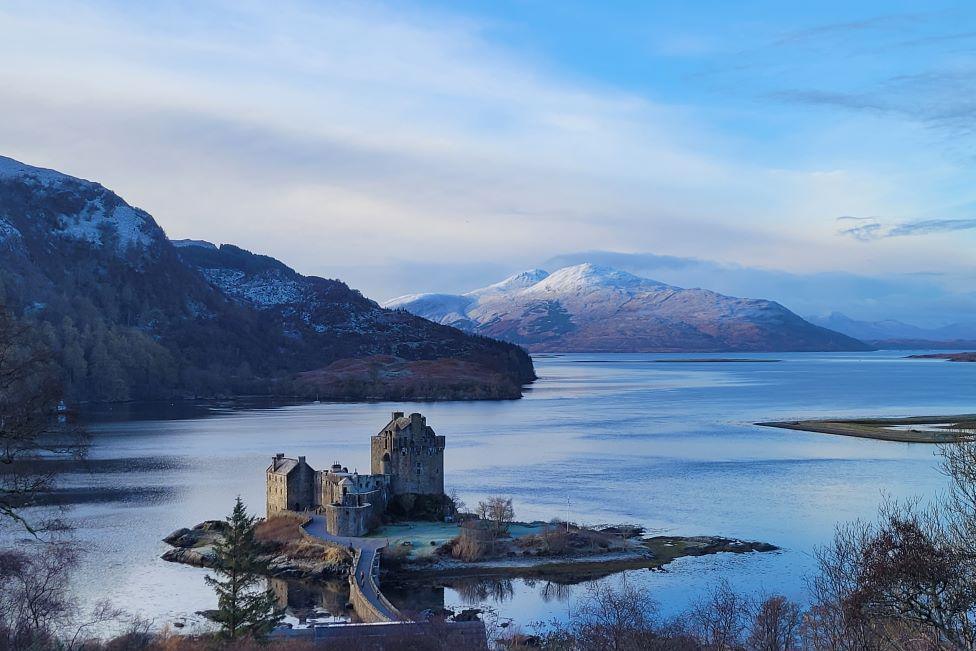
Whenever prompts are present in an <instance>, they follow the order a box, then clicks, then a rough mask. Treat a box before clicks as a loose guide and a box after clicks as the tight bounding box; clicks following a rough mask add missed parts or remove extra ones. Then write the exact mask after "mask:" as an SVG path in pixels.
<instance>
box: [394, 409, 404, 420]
mask: <svg viewBox="0 0 976 651" xmlns="http://www.w3.org/2000/svg"><path fill="white" fill-rule="evenodd" d="M397 418H403V412H402V411H395V412H393V420H396V419H397Z"/></svg>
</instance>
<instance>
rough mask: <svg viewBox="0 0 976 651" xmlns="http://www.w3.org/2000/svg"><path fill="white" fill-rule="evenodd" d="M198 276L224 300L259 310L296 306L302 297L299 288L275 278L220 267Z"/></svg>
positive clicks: (295, 283) (289, 281)
mask: <svg viewBox="0 0 976 651" xmlns="http://www.w3.org/2000/svg"><path fill="white" fill-rule="evenodd" d="M200 272H201V273H202V274H203V277H204V278H206V279H207V281H208V282H209V283H210V284H211V285H214V286H215V287H217V288H218V289H219V290H221V291H222V292H224V293H225V294H227V295H228V296H231V297H233V298H236V299H238V300H243V301H247V302H248V303H251V304H253V305H255V306H257V307H260V308H268V307H276V306H279V305H287V304H289V303H298V302H300V301H301V300H302V297H303V296H304V293H303V291H302V285H301V284H299V283H298V282H295V281H294V280H287V279H282V278H280V277H278V276H276V275H270V276H269V275H264V274H259V275H257V276H248V275H247V274H245V273H244V272H243V271H240V270H239V269H226V268H223V267H221V268H216V269H201V270H200Z"/></svg>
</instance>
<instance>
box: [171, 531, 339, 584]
mask: <svg viewBox="0 0 976 651" xmlns="http://www.w3.org/2000/svg"><path fill="white" fill-rule="evenodd" d="M258 526H259V527H260V526H261V525H258ZM226 527H227V524H226V523H225V522H224V521H223V520H207V521H206V522H201V523H200V524H198V525H197V526H195V527H193V528H192V529H187V528H183V529H177V530H176V531H174V532H173V533H171V534H169V535H168V536H166V537H165V538H163V542H165V543H167V544H169V545H172V547H173V548H172V549H168V550H166V552H165V553H164V554H163V555H162V559H163V560H164V561H169V562H171V563H182V564H184V565H192V566H194V567H205V568H213V567H214V566H215V560H216V559H215V556H214V544H215V543H217V541H218V540H219V539H220V537H221V536H222V535H223V532H224V531H225V530H226ZM259 531H260V530H259ZM288 538H291V537H290V536H289V537H287V538H286V539H284V540H275V539H273V538H270V537H266V538H265V539H264V540H262V546H263V547H264V549H265V550H266V551H265V553H264V554H262V555H261V556H260V557H259V560H261V561H263V562H265V563H267V565H268V570H269V571H268V576H270V577H272V578H276V579H297V580H302V581H321V580H327V579H345V578H346V577H347V576H348V575H349V568H350V567H352V556H351V554H350V553H349V551H348V550H347V549H346V548H344V547H340V546H338V545H331V544H328V543H325V542H322V543H314V542H311V541H309V540H307V539H298V538H295V539H288Z"/></svg>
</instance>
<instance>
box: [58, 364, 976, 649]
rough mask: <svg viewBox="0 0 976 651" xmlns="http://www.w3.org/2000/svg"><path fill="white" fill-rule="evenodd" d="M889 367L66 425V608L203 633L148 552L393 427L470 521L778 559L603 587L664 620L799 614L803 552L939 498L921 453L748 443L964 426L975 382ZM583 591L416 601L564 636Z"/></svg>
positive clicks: (191, 603)
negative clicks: (424, 440) (93, 608)
mask: <svg viewBox="0 0 976 651" xmlns="http://www.w3.org/2000/svg"><path fill="white" fill-rule="evenodd" d="M907 354H908V353H906V352H903V351H879V352H870V353H790V354H785V353H783V354H768V355H756V354H749V355H741V356H730V355H728V354H725V355H714V356H709V355H695V356H694V357H695V358H696V359H705V358H713V359H714V358H728V357H741V358H748V359H751V360H766V361H742V362H719V361H716V362H705V361H679V360H682V359H683V358H687V357H688V356H687V355H660V354H653V355H652V354H599V355H597V354H586V355H582V354H578V355H542V356H538V357H537V358H536V366H537V372H538V374H539V376H540V379H539V380H538V382H536V383H535V384H534V385H532V387H531V388H530V389H529V390H528V391H527V392H526V395H525V397H524V398H523V399H522V400H516V401H504V402H458V403H423V404H417V403H414V404H410V403H368V404H326V403H321V404H302V405H292V406H278V407H259V406H258V407H256V406H250V407H247V408H240V407H239V406H230V405H151V406H139V405H128V406H117V407H113V408H104V407H103V408H100V409H98V410H96V411H93V412H90V413H85V414H83V415H82V416H83V418H84V419H85V420H86V422H87V425H88V427H89V428H90V430H91V432H92V434H93V443H92V449H91V462H90V463H89V464H88V467H87V468H86V469H85V471H84V472H82V471H79V472H76V473H71V474H69V475H67V476H66V477H65V481H64V489H65V493H64V495H65V497H66V499H67V500H68V501H69V502H74V506H73V507H72V509H71V510H70V512H69V513H68V517H69V519H70V520H71V521H72V523H73V524H74V525H75V527H76V531H75V534H74V535H75V537H76V538H77V539H78V540H79V541H80V543H81V544H82V545H83V546H84V548H85V551H86V553H85V556H84V561H83V563H82V566H81V568H80V569H79V572H78V574H77V576H76V577H75V580H74V589H75V590H76V592H77V593H78V594H79V595H80V596H81V598H82V599H83V600H84V602H85V603H87V604H91V603H94V602H95V601H98V600H100V599H105V598H108V599H110V600H112V601H113V602H114V603H116V604H117V605H119V606H121V607H124V608H127V609H129V610H130V611H133V612H137V613H139V614H141V615H143V616H145V617H148V618H150V619H152V620H153V621H154V622H155V623H156V624H158V625H165V624H169V623H172V622H176V621H180V622H186V623H187V625H188V626H189V629H190V630H192V629H193V628H194V627H199V626H202V625H203V624H202V621H203V620H202V618H201V617H199V616H198V615H195V614H194V613H195V612H196V611H199V610H203V609H206V608H212V607H213V605H214V597H213V594H212V592H211V591H210V589H209V588H208V587H207V586H206V585H205V584H204V581H203V577H204V575H205V573H206V572H205V570H201V569H197V568H192V567H186V566H181V565H175V564H171V563H166V562H164V561H162V560H160V555H161V554H162V553H163V552H164V551H165V550H166V549H167V546H166V545H165V544H164V543H162V542H161V539H162V538H163V537H164V536H165V535H166V534H168V533H169V532H171V531H173V530H174V529H177V528H179V527H183V526H193V525H194V524H196V523H198V522H201V521H203V520H206V519H213V518H220V517H223V516H224V515H225V514H226V513H227V512H229V510H230V508H231V506H232V503H233V500H234V498H235V497H236V496H237V495H240V496H241V497H242V498H243V499H244V500H245V502H246V503H247V504H248V505H249V507H250V508H251V510H252V512H257V513H259V514H260V513H262V512H263V510H264V469H265V467H266V466H267V465H268V461H269V459H270V458H271V456H272V455H273V454H274V453H276V452H284V453H285V454H286V455H289V456H296V455H305V456H306V457H307V458H308V460H309V463H311V464H312V465H313V466H314V467H326V466H328V465H330V464H332V463H333V462H334V461H340V462H341V463H343V464H344V465H347V466H348V467H349V468H350V469H353V468H356V469H358V470H359V471H361V472H364V471H368V468H369V437H370V435H372V434H373V433H375V432H376V431H378V429H379V428H380V427H381V426H382V425H383V424H384V423H385V422H386V420H387V419H388V417H389V414H390V412H391V411H393V410H402V411H408V412H409V411H421V412H423V413H424V415H426V416H427V418H428V422H429V423H430V424H431V425H432V426H433V427H434V429H435V430H436V431H437V432H438V433H439V434H444V435H446V437H447V452H446V461H445V463H446V485H447V487H448V488H449V489H450V488H456V489H457V490H458V491H459V492H460V494H461V496H462V497H463V498H464V499H465V500H466V501H467V502H468V503H469V504H472V503H475V502H477V500H478V499H479V498H482V497H484V496H485V495H487V494H503V495H510V496H512V497H513V498H514V503H515V507H516V511H517V516H518V517H519V519H521V520H533V519H550V518H553V517H560V518H565V517H569V518H571V519H572V520H575V521H580V522H584V523H589V524H596V523H637V524H640V525H643V526H644V527H646V528H647V529H648V530H649V531H652V532H661V533H669V534H676V535H694V534H714V535H722V536H729V537H737V538H743V539H749V540H762V541H767V542H771V543H773V544H775V545H778V546H780V547H782V551H780V552H775V553H768V554H745V555H731V554H722V555H718V556H711V557H704V558H693V559H692V558H689V559H681V560H678V561H676V562H675V563H673V564H672V565H671V566H669V571H667V572H650V571H638V572H628V573H626V575H623V576H621V575H617V576H613V577H609V578H606V579H603V581H607V582H619V581H629V582H636V583H637V584H638V585H640V586H641V587H642V588H644V589H647V590H649V591H650V592H651V593H652V595H653V596H654V597H655V599H657V600H658V601H659V602H660V603H661V607H662V610H664V611H665V612H675V611H677V610H681V609H683V608H685V607H686V606H687V605H688V604H689V603H690V602H691V601H693V600H694V599H695V598H696V597H697V596H698V595H699V594H701V593H702V591H703V590H705V589H707V588H708V587H709V586H711V585H714V584H716V583H717V582H718V581H720V580H723V579H724V580H728V581H729V582H730V583H731V584H732V585H733V586H734V587H737V588H742V589H746V590H753V591H761V592H767V593H772V592H776V593H782V594H786V595H788V596H791V597H794V598H797V599H800V600H803V599H804V598H805V595H806V591H805V577H806V576H807V575H808V574H809V572H810V571H811V569H812V568H813V565H814V559H813V555H812V554H813V551H814V549H815V548H816V546H817V545H820V544H822V543H824V542H825V541H827V540H828V539H829V537H830V536H831V533H832V530H833V527H834V526H835V524H836V523H838V522H842V521H846V520H852V519H855V518H872V517H873V516H874V514H875V512H876V509H877V507H878V505H879V503H880V502H881V501H882V499H884V496H886V495H887V496H890V497H893V498H903V497H909V496H922V497H923V498H931V497H932V496H934V495H936V494H937V493H938V492H939V491H940V490H942V488H943V487H944V482H945V479H944V477H943V476H942V475H941V474H940V472H939V470H938V460H937V458H936V455H935V452H936V450H935V448H934V447H932V446H927V445H922V444H905V443H891V442H883V441H873V440H866V439H856V438H849V437H841V436H831V435H824V434H813V433H804V432H795V431H787V430H778V429H768V428H763V427H758V426H756V425H754V423H755V422H758V421H763V420H775V419H797V418H806V417H826V416H837V417H852V416H909V415H929V414H957V413H970V412H976V404H974V402H976V364H965V363H951V362H945V361H940V360H909V359H905V356H906V355H907ZM662 360H663V361H662ZM770 360H776V361H770ZM294 589H295V588H294V587H293V590H294ZM585 589H586V585H585V584H584V585H575V586H557V585H552V584H548V583H546V582H526V581H521V580H515V581H507V582H501V583H496V584H491V585H479V584H473V585H472V584H467V585H461V584H455V585H452V586H451V587H447V588H443V587H438V586H432V587H431V588H430V595H427V597H429V598H431V599H433V600H434V601H435V602H436V601H438V600H443V602H444V604H445V605H447V606H448V607H453V608H458V607H464V606H471V605H478V604H480V605H488V606H491V607H492V608H494V609H495V610H496V611H497V613H498V616H499V617H501V618H503V619H505V618H511V619H512V620H514V621H515V622H517V623H519V624H522V625H525V624H529V623H531V622H534V621H540V620H549V619H552V618H557V619H558V618H561V617H564V616H565V615H566V613H567V612H568V610H569V608H571V606H572V604H573V602H574V600H575V599H577V598H578V597H579V596H580V595H581V594H582V592H583V591H584V590H585ZM391 596H393V597H394V598H395V600H396V599H402V598H409V595H396V594H394V595H391ZM332 600H333V601H336V602H339V601H341V597H333V599H332Z"/></svg>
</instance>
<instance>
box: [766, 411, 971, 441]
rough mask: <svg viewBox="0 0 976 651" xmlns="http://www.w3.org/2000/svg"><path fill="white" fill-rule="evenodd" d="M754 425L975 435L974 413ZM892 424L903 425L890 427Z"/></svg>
mask: <svg viewBox="0 0 976 651" xmlns="http://www.w3.org/2000/svg"><path fill="white" fill-rule="evenodd" d="M756 425H759V426H761V427H774V428H779V429H788V430H797V431H801V432H814V433H818V434H834V435H838V436H853V437H856V438H866V439H874V440H878V441H892V442H897V443H928V444H944V443H956V442H959V441H967V440H973V439H974V438H976V414H961V415H950V416H908V417H904V418H850V419H843V418H817V419H806V420H790V421H768V422H761V423H756ZM913 425H918V426H925V425H928V426H930V427H929V428H927V429H923V428H922V427H919V428H915V427H912V426H913ZM895 427H902V428H904V429H893V428H895Z"/></svg>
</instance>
